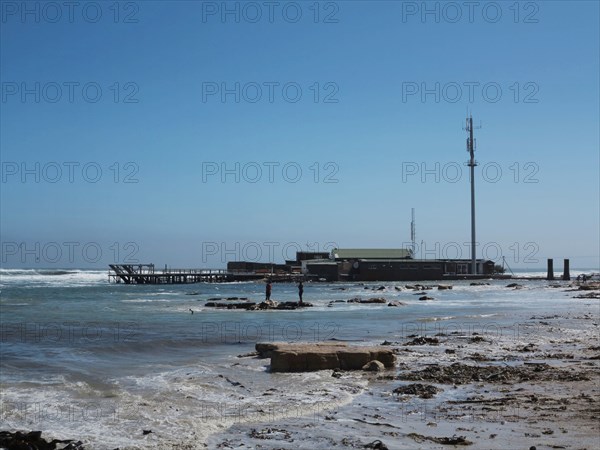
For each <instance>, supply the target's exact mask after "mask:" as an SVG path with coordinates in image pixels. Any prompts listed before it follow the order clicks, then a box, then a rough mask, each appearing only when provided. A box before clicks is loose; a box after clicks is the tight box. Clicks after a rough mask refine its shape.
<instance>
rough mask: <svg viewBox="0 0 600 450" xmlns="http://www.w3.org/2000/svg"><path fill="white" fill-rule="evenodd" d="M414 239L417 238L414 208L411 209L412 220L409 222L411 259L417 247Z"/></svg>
mask: <svg viewBox="0 0 600 450" xmlns="http://www.w3.org/2000/svg"><path fill="white" fill-rule="evenodd" d="M416 237H417V235H416V230H415V208H412V220H411V222H410V242H411V245H412V253H413V257H414V254H415V251H416V250H417V245H416V244H415V239H416Z"/></svg>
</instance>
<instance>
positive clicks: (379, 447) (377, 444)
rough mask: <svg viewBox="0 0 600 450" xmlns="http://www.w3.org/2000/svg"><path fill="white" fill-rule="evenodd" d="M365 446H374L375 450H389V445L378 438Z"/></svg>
mask: <svg viewBox="0 0 600 450" xmlns="http://www.w3.org/2000/svg"><path fill="white" fill-rule="evenodd" d="M365 448H372V449H374V450H388V447H387V445H385V444H384V443H383V442H381V441H380V440H379V439H377V440H376V441H373V442H369V443H368V444H365Z"/></svg>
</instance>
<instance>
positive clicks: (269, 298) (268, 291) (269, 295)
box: [265, 280, 271, 300]
mask: <svg viewBox="0 0 600 450" xmlns="http://www.w3.org/2000/svg"><path fill="white" fill-rule="evenodd" d="M265 300H271V280H268V281H267V288H266V291H265Z"/></svg>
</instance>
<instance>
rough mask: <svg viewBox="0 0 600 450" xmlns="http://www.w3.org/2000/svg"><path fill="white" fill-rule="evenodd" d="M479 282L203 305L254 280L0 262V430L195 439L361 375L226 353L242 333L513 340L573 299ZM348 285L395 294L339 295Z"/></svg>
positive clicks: (353, 390)
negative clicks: (155, 279)
mask: <svg viewBox="0 0 600 450" xmlns="http://www.w3.org/2000/svg"><path fill="white" fill-rule="evenodd" d="M590 272H592V270H581V271H579V270H572V271H571V275H572V276H573V277H575V276H577V275H578V274H579V273H590ZM518 275H524V276H544V275H545V273H544V272H543V271H539V272H529V273H519V274H518ZM481 281H485V282H486V283H489V284H486V285H478V286H470V282H469V281H452V282H445V283H444V284H452V285H453V289H451V290H437V289H432V290H430V291H427V292H428V295H430V296H432V297H434V298H435V300H433V301H419V295H415V292H414V291H412V290H407V289H406V288H405V287H404V286H405V285H406V284H411V283H405V282H402V283H400V282H398V283H390V282H385V283H305V290H304V300H305V301H307V302H310V303H312V304H313V305H314V306H313V307H312V308H306V309H303V310H295V311H244V310H215V309H214V308H207V307H205V306H204V304H205V303H206V302H207V300H208V299H214V298H220V299H223V301H227V300H225V299H227V298H233V297H237V298H248V299H249V300H253V301H262V300H263V299H264V283H256V282H248V283H222V284H217V283H212V284H208V283H206V284H190V285H152V286H148V285H139V286H138V285H124V284H109V283H108V273H107V271H106V270H75V269H64V270H40V269H36V270H33V269H31V270H22V269H0V333H1V334H0V336H1V337H0V339H1V350H0V357H1V370H0V388H1V391H0V392H1V394H0V403H1V409H0V429H1V430H11V431H12V430H43V431H44V435H45V436H46V437H50V438H58V439H67V438H74V439H78V440H83V441H84V442H85V443H87V444H88V445H89V447H88V448H94V449H113V448H117V447H119V448H121V449H124V448H131V449H142V448H154V449H163V448H164V449H167V448H190V449H193V448H205V446H204V443H205V442H206V441H207V439H208V438H209V437H210V436H211V435H213V434H214V433H224V432H226V430H227V429H228V428H229V427H231V426H232V425H234V424H240V423H245V422H247V423H257V424H268V423H269V422H271V421H273V420H276V419H277V418H280V417H286V416H289V415H290V414H291V415H296V416H298V417H300V416H301V417H307V416H313V417H315V418H318V417H323V416H324V415H326V414H327V413H328V411H332V410H335V409H336V408H339V407H341V406H344V405H349V404H352V402H353V400H354V399H356V398H357V396H359V395H361V393H363V392H364V391H365V389H366V387H367V384H368V381H367V380H366V379H365V378H364V377H362V376H361V374H360V373H356V374H355V375H351V376H349V377H346V378H344V379H343V380H336V379H335V378H332V377H331V371H320V372H313V373H304V374H271V373H270V372H268V370H267V366H268V363H269V360H268V359H266V360H263V359H256V358H250V357H240V356H241V355H245V354H248V353H250V352H252V351H253V350H254V345H255V343H256V342H276V341H286V342H315V341H329V340H339V341H344V342H350V343H353V344H358V345H368V344H381V343H382V342H384V341H386V340H387V341H396V342H397V341H400V340H402V339H406V338H408V337H410V336H413V335H430V336H433V335H435V334H439V333H450V332H460V333H464V334H465V335H473V333H479V334H489V333H492V334H494V333H495V334H497V335H502V336H504V337H507V336H509V337H512V338H513V339H514V340H515V341H519V342H520V341H522V342H527V340H528V338H530V337H531V336H533V335H535V334H536V333H538V331H539V330H538V328H537V325H536V322H535V321H532V320H531V318H532V317H533V316H536V315H540V314H550V313H551V314H566V315H569V314H577V312H578V310H577V308H579V307H580V306H578V304H577V303H575V302H573V301H572V299H571V298H570V297H569V296H568V295H567V294H565V292H564V290H563V289H556V288H554V287H552V286H551V285H552V284H556V283H561V282H560V281H557V282H556V283H553V282H548V281H544V280H535V281H520V280H515V281H516V282H517V283H520V284H522V285H523V286H524V287H523V288H522V289H516V290H515V289H510V288H507V287H506V285H507V284H509V283H511V282H512V281H507V280H481ZM422 284H426V285H435V284H436V283H435V282H423V283H422ZM380 286H383V287H384V289H383V290H379V287H380ZM396 287H398V288H400V289H401V290H398V289H396ZM354 297H362V298H369V297H385V298H386V299H387V300H389V301H399V302H402V303H403V304H404V305H402V306H399V307H389V306H387V304H357V303H346V300H348V299H351V298H354ZM272 298H273V299H274V300H277V301H296V300H297V289H296V287H295V285H294V284H291V283H281V284H279V283H276V284H274V285H273V294H272ZM190 310H191V311H193V314H192V313H191V311H190ZM576 332H577V331H576V329H574V330H573V333H576ZM538 337H539V336H538ZM144 430H146V431H150V430H151V431H152V432H151V433H144Z"/></svg>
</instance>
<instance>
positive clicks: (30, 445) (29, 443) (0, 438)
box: [0, 431, 84, 450]
mask: <svg viewBox="0 0 600 450" xmlns="http://www.w3.org/2000/svg"><path fill="white" fill-rule="evenodd" d="M57 444H66V445H65V446H60V447H57ZM0 448H5V449H8V450H84V447H83V443H82V442H81V441H77V442H75V441H73V439H65V440H60V439H54V440H52V441H51V442H48V441H46V440H45V439H44V438H42V432H41V431H30V432H22V431H16V432H14V433H12V432H9V431H0Z"/></svg>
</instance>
